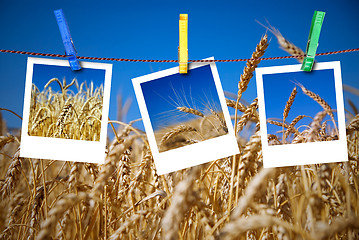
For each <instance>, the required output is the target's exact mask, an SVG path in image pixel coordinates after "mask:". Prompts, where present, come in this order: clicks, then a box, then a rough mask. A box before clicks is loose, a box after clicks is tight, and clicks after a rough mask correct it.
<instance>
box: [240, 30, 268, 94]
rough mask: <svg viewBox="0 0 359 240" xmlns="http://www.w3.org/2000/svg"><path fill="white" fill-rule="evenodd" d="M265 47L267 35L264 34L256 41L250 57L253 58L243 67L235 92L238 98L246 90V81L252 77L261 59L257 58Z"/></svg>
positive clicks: (261, 54)
mask: <svg viewBox="0 0 359 240" xmlns="http://www.w3.org/2000/svg"><path fill="white" fill-rule="evenodd" d="M267 47H268V36H267V34H265V35H264V36H263V37H262V38H261V41H260V42H259V43H258V45H257V47H256V50H255V51H254V52H253V54H252V57H251V58H252V59H255V60H249V61H248V62H247V65H246V67H245V68H244V70H243V73H242V75H241V80H240V81H239V82H238V94H237V95H238V96H237V98H238V99H240V98H241V97H242V93H243V92H244V91H246V89H247V86H248V83H249V81H250V80H251V78H252V77H253V72H254V70H255V69H256V67H257V66H258V64H259V63H260V61H261V60H260V59H258V58H260V57H262V56H263V54H264V53H265V50H266V49H267Z"/></svg>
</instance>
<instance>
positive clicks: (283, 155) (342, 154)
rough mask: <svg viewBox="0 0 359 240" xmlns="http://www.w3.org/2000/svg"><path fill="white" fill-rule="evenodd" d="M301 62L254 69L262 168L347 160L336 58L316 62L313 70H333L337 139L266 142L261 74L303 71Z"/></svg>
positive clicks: (341, 96)
mask: <svg viewBox="0 0 359 240" xmlns="http://www.w3.org/2000/svg"><path fill="white" fill-rule="evenodd" d="M301 66H302V64H295V65H287V66H275V67H263V68H257V69H256V80H257V92H258V103H259V118H260V127H261V140H262V151H263V166H264V167H265V168H269V167H284V166H294V165H305V164H316V163H328V162H342V161H348V153H347V141H346V128H345V115H344V101H343V88H342V77H341V68H340V62H339V61H335V62H322V63H315V64H314V68H313V71H315V70H323V69H333V70H334V81H335V94H336V104H337V116H338V128H339V140H334V141H324V142H310V143H297V144H285V145H274V146H269V145H268V140H267V124H266V113H265V102H264V91H263V75H266V74H278V73H291V72H299V71H302V70H301V69H300V68H301Z"/></svg>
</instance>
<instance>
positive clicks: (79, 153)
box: [20, 57, 112, 164]
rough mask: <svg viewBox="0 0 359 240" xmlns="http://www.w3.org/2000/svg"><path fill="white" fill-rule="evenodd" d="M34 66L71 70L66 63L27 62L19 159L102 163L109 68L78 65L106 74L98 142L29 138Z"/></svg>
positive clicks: (109, 84)
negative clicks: (99, 70)
mask: <svg viewBox="0 0 359 240" xmlns="http://www.w3.org/2000/svg"><path fill="white" fill-rule="evenodd" d="M34 64H42V65H52V66H66V67H70V65H69V61H68V60H59V59H46V58H33V57H29V58H28V60H27V70H26V83H25V97H24V108H23V121H22V130H21V146H20V156H21V157H28V158H39V159H53V160H62V161H74V162H88V163H100V164H102V163H104V161H105V156H106V141H107V124H108V112H109V105H110V92H111V78H112V64H108V63H94V62H80V64H81V67H82V68H91V69H103V70H105V79H104V95H103V107H102V120H101V133H100V141H84V140H73V139H62V138H51V137H39V136H29V135H28V124H29V115H30V100H31V88H32V78H33V66H34ZM80 71H81V70H80Z"/></svg>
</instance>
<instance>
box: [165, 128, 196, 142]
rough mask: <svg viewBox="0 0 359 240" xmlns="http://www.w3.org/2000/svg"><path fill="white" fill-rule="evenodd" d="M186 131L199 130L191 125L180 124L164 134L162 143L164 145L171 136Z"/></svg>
mask: <svg viewBox="0 0 359 240" xmlns="http://www.w3.org/2000/svg"><path fill="white" fill-rule="evenodd" d="M185 132H197V130H196V129H195V128H193V127H190V126H185V125H180V126H178V127H175V128H174V129H172V130H171V131H169V132H167V133H166V134H165V135H163V137H162V139H161V142H160V144H161V145H162V144H164V143H166V142H167V141H169V140H170V139H171V138H173V137H175V136H177V135H179V134H181V133H185Z"/></svg>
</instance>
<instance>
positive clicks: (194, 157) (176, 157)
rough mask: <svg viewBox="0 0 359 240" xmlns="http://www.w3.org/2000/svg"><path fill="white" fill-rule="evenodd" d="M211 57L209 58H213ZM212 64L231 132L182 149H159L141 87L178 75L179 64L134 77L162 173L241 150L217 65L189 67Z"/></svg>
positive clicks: (160, 172) (160, 173) (148, 136)
mask: <svg viewBox="0 0 359 240" xmlns="http://www.w3.org/2000/svg"><path fill="white" fill-rule="evenodd" d="M213 59H214V58H213V57H211V58H207V59H205V60H213ZM206 65H209V66H210V68H211V72H212V76H213V79H214V83H215V86H216V90H217V94H218V97H219V101H220V104H221V108H222V111H223V114H224V118H225V121H226V124H227V127H228V133H227V134H226V135H222V136H219V137H216V138H212V139H208V140H204V141H202V142H199V143H195V144H191V145H188V146H183V147H180V148H176V149H172V150H168V151H165V152H159V149H158V146H157V143H156V139H155V134H154V131H153V128H152V124H151V121H150V117H149V114H148V111H147V107H146V103H145V99H144V96H143V93H142V89H141V83H144V82H148V81H152V80H155V79H158V78H163V77H166V76H170V75H174V74H178V73H179V67H174V68H170V69H167V70H163V71H159V72H155V73H152V74H148V75H145V76H141V77H137V78H134V79H132V83H133V87H134V90H135V94H136V98H137V102H138V105H139V108H140V112H141V115H142V119H143V124H144V126H145V130H146V133H147V138H148V141H149V144H150V147H151V151H152V155H153V158H154V161H155V164H156V169H157V173H158V174H159V175H162V174H166V173H169V172H174V171H177V170H181V169H184V168H188V167H192V166H195V165H199V164H203V163H206V162H209V161H212V160H217V159H220V158H224V157H227V156H231V155H234V154H238V153H239V149H238V145H237V140H236V137H235V134H234V130H233V126H232V122H231V119H230V115H229V111H228V107H227V104H226V100H225V97H224V93H223V89H222V85H221V82H220V79H219V75H218V71H217V67H216V64H215V63H214V62H212V63H189V64H188V70H189V71H191V69H195V68H199V67H203V66H206Z"/></svg>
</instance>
